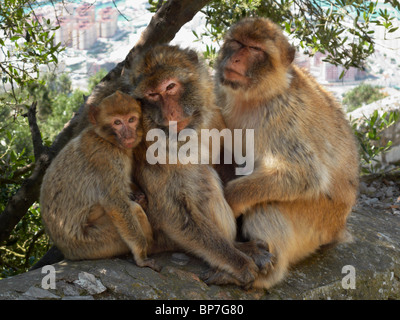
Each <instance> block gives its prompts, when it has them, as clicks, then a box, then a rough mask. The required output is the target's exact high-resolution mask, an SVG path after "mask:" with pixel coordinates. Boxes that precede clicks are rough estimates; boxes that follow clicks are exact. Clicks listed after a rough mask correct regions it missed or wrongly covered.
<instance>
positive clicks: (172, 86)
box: [167, 83, 176, 91]
mask: <svg viewBox="0 0 400 320" xmlns="http://www.w3.org/2000/svg"><path fill="white" fill-rule="evenodd" d="M175 86H176V84H175V83H170V84H169V85H168V86H167V91H168V90H171V89H173V88H175Z"/></svg>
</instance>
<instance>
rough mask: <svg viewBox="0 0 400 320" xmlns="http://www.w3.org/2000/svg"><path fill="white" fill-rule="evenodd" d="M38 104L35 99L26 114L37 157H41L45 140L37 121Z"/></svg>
mask: <svg viewBox="0 0 400 320" xmlns="http://www.w3.org/2000/svg"><path fill="white" fill-rule="evenodd" d="M36 106H37V102H36V101H35V102H33V103H32V105H31V106H30V108H29V110H28V112H27V113H26V114H25V115H24V116H25V117H27V118H28V122H29V129H30V131H31V137H32V144H33V153H34V155H35V159H39V157H40V155H41V154H42V153H43V140H42V135H41V134H40V129H39V127H38V125H37V122H36Z"/></svg>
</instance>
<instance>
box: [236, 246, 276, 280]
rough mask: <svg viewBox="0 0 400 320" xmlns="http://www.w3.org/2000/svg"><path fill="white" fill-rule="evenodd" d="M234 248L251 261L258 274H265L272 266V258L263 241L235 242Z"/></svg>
mask: <svg viewBox="0 0 400 320" xmlns="http://www.w3.org/2000/svg"><path fill="white" fill-rule="evenodd" d="M235 247H236V248H237V249H239V250H240V251H242V252H243V253H245V254H246V255H248V256H249V257H250V258H252V259H253V261H254V263H255V264H256V265H257V267H258V268H259V269H260V273H262V274H267V273H268V271H269V270H271V268H273V265H274V262H275V261H274V256H273V254H272V253H270V252H269V247H268V245H267V244H265V243H264V242H263V241H260V240H251V241H248V242H237V243H236V244H235Z"/></svg>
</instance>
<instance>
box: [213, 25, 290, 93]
mask: <svg viewBox="0 0 400 320" xmlns="http://www.w3.org/2000/svg"><path fill="white" fill-rule="evenodd" d="M294 55H295V49H294V47H292V46H291V45H290V44H289V42H288V41H287V39H286V37H285V36H284V35H283V34H282V32H281V30H280V28H279V27H278V26H277V25H275V24H274V23H273V22H271V21H269V20H267V19H264V18H247V19H243V20H242V21H241V22H239V23H237V24H236V25H235V26H233V27H232V28H231V29H230V30H229V31H228V33H227V36H226V38H225V42H224V44H223V46H222V48H221V50H220V53H219V56H218V60H217V77H218V80H219V82H220V83H221V84H222V85H226V86H230V87H231V88H233V89H238V88H242V89H244V90H247V89H249V88H255V87H257V86H258V85H259V84H260V83H262V82H263V83H264V85H266V86H267V85H268V82H270V83H273V82H275V81H274V79H275V78H276V76H279V75H282V74H284V73H286V72H287V68H288V67H289V65H290V64H291V63H292V61H293V59H294Z"/></svg>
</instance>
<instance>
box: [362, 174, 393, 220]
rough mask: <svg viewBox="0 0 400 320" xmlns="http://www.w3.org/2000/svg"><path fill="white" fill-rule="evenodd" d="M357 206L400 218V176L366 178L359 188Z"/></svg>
mask: <svg viewBox="0 0 400 320" xmlns="http://www.w3.org/2000/svg"><path fill="white" fill-rule="evenodd" d="M359 192H360V194H359V197H358V202H357V206H363V207H372V208H374V209H378V210H383V211H385V212H388V213H391V214H393V215H397V216H398V217H399V218H400V176H388V177H382V178H377V179H372V178H368V177H366V178H364V179H362V180H361V183H360V187H359Z"/></svg>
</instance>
